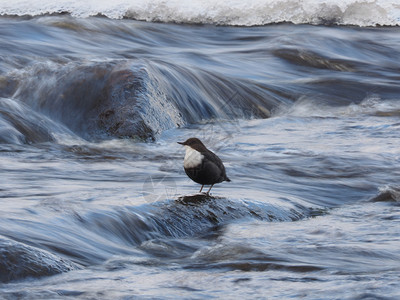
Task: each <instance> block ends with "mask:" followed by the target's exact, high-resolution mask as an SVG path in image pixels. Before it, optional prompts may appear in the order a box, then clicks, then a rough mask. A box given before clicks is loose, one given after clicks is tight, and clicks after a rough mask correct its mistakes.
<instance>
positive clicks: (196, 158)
mask: <svg viewBox="0 0 400 300" xmlns="http://www.w3.org/2000/svg"><path fill="white" fill-rule="evenodd" d="M185 148H186V154H185V159H184V160H183V166H184V167H185V168H186V169H190V168H195V167H197V166H199V165H200V164H201V161H202V160H203V158H204V155H202V154H201V153H200V152H199V151H197V150H194V149H193V148H192V147H189V146H185Z"/></svg>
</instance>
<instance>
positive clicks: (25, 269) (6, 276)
mask: <svg viewBox="0 0 400 300" xmlns="http://www.w3.org/2000/svg"><path fill="white" fill-rule="evenodd" d="M76 268H77V266H75V265H74V264H73V263H72V262H70V261H68V260H65V259H63V258H61V257H58V256H56V255H54V254H51V253H50V252H47V251H45V250H41V249H38V248H35V247H31V246H27V245H25V244H22V243H19V242H16V241H13V240H10V239H7V238H0V282H8V281H12V280H18V279H23V278H26V277H43V276H50V275H54V274H58V273H62V272H67V271H71V270H74V269H76Z"/></svg>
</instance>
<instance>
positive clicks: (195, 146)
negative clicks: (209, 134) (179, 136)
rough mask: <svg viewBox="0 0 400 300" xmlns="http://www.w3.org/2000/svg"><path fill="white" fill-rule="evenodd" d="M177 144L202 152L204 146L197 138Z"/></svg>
mask: <svg viewBox="0 0 400 300" xmlns="http://www.w3.org/2000/svg"><path fill="white" fill-rule="evenodd" d="M178 144H181V145H183V146H189V147H191V148H193V149H195V150H197V151H204V150H205V149H207V148H206V146H204V144H203V143H202V142H201V141H200V140H199V139H198V138H189V139H187V140H186V141H184V142H178Z"/></svg>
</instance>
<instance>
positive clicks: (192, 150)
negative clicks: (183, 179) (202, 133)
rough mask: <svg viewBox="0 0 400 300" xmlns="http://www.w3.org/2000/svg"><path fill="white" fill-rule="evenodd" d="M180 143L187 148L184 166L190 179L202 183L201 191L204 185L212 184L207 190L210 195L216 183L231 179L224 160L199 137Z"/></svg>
mask: <svg viewBox="0 0 400 300" xmlns="http://www.w3.org/2000/svg"><path fill="white" fill-rule="evenodd" d="M178 144H181V145H183V146H185V148H186V154H185V159H184V160H183V168H184V169H185V172H186V174H187V176H189V178H190V179H192V180H193V181H194V182H197V183H200V184H201V189H200V191H199V193H201V191H202V190H203V187H204V185H211V186H210V189H209V190H208V192H207V195H208V194H209V193H210V191H211V188H212V187H213V185H214V184H216V183H220V182H222V181H231V180H230V179H229V178H228V177H227V176H226V172H225V167H224V164H223V163H222V160H221V159H220V158H219V157H218V156H217V155H215V154H214V153H213V152H211V151H210V150H208V149H207V148H206V146H204V144H203V143H202V142H201V141H200V140H199V139H197V138H190V139H187V140H186V141H185V142H178Z"/></svg>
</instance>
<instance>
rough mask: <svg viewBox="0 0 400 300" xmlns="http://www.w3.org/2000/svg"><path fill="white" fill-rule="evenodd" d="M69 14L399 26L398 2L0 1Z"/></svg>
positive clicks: (10, 8) (8, 9) (2, 10)
mask: <svg viewBox="0 0 400 300" xmlns="http://www.w3.org/2000/svg"><path fill="white" fill-rule="evenodd" d="M64 12H67V13H70V14H71V15H72V16H74V17H89V16H95V15H98V14H100V15H104V16H107V17H109V18H112V19H122V18H130V19H135V20H145V21H150V22H175V23H189V24H218V25H235V26H255V25H266V24H273V23H280V22H292V23H294V24H338V25H357V26H377V25H386V26H398V25H400V4H399V2H398V0H342V1H337V0H304V1H298V0H256V1H251V2H247V1H243V0H229V1H226V0H116V1H108V0H98V1H96V0H87V1H81V0H59V1H54V0H35V1H30V0H19V1H18V0H15V1H9V0H0V15H17V16H22V15H30V16H38V15H43V14H58V13H64Z"/></svg>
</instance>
